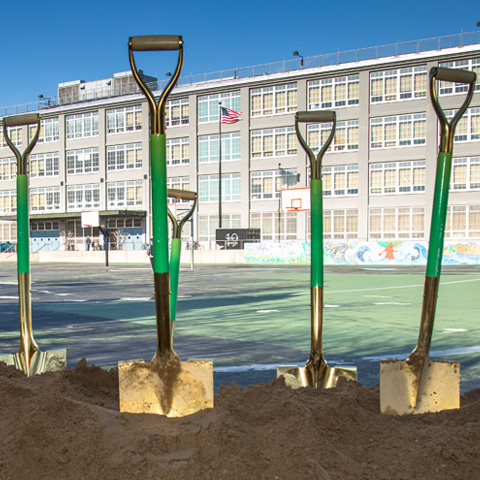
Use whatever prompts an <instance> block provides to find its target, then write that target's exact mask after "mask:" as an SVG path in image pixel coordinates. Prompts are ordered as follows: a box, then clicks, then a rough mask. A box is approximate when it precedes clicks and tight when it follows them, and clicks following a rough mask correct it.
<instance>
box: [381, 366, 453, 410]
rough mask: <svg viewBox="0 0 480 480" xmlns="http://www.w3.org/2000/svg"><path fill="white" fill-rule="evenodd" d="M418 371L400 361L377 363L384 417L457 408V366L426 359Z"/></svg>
mask: <svg viewBox="0 0 480 480" xmlns="http://www.w3.org/2000/svg"><path fill="white" fill-rule="evenodd" d="M417 376H418V372H414V371H413V370H412V369H411V368H410V366H409V365H408V364H407V363H406V362H403V361H400V360H382V361H381V362H380V411H381V412H382V414H384V415H407V414H411V413H414V414H416V413H427V412H440V411H442V410H452V409H455V408H460V364H459V363H458V362H444V361H436V362H432V361H431V360H430V359H428V358H427V360H426V361H425V364H424V367H423V371H422V372H421V379H420V385H419V388H418V395H417V389H416V388H415V384H416V380H417Z"/></svg>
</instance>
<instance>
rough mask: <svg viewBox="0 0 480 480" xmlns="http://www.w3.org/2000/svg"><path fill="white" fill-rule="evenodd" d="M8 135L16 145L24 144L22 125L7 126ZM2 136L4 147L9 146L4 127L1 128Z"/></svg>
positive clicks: (0, 135)
mask: <svg viewBox="0 0 480 480" xmlns="http://www.w3.org/2000/svg"><path fill="white" fill-rule="evenodd" d="M7 132H8V137H9V138H10V140H11V141H12V143H13V144H14V145H15V146H16V147H21V146H22V145H23V130H22V127H7ZM0 138H1V139H2V142H1V144H2V147H8V144H7V141H6V140H5V138H4V135H3V127H2V128H1V129H0Z"/></svg>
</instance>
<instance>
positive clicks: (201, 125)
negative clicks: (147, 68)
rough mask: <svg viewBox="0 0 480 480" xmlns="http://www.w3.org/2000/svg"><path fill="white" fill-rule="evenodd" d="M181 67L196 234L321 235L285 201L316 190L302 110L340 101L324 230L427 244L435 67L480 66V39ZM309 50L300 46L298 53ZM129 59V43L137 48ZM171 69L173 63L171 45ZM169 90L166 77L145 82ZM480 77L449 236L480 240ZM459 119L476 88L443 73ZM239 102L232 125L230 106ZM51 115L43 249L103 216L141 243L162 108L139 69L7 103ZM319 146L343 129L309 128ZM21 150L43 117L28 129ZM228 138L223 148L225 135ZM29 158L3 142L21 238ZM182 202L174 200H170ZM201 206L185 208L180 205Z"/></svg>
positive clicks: (179, 105)
mask: <svg viewBox="0 0 480 480" xmlns="http://www.w3.org/2000/svg"><path fill="white" fill-rule="evenodd" d="M295 53H297V55H296V56H295V57H293V56H292V58H291V60H286V61H283V62H277V63H272V64H266V65H257V66H252V67H245V68H237V69H232V70H226V71H223V72H215V73H213V74H205V75H197V76H185V77H181V78H180V80H179V83H178V85H177V87H176V88H175V89H174V90H173V92H172V94H171V95H170V97H169V101H168V104H167V160H168V167H167V168H168V185H169V187H171V188H177V189H186V190H193V191H196V192H198V206H197V209H196V212H195V214H194V216H193V221H192V222H188V223H187V225H186V228H185V231H184V232H183V233H184V235H183V236H184V238H185V239H186V240H189V239H190V234H191V233H192V231H191V229H192V228H193V238H194V239H195V240H196V241H198V242H200V244H201V245H202V246H203V247H204V248H206V249H215V248H216V243H215V231H216V228H218V226H219V217H218V214H219V198H218V191H219V184H218V182H219V167H220V165H219V150H220V148H219V147H220V146H221V172H222V174H221V182H222V183H221V187H222V189H221V190H222V199H221V211H222V227H232V228H241V229H247V228H259V229H260V235H261V239H262V241H265V242H268V241H271V242H278V241H285V240H298V241H308V240H309V212H308V211H288V212H283V211H281V210H282V208H281V202H280V192H281V190H282V189H287V188H288V189H290V188H302V187H308V184H309V165H308V159H307V157H306V155H305V153H304V151H303V149H302V148H301V147H300V145H299V144H298V142H297V138H296V134H295V129H294V114H295V112H297V111H303V110H312V111H313V110H322V109H327V110H335V111H336V114H337V124H336V134H335V138H334V140H333V143H332V145H331V147H330V149H329V151H328V152H327V153H326V155H325V157H324V163H323V169H322V172H323V186H324V236H325V239H330V240H333V241H345V240H358V241H370V240H373V241H379V240H389V241H393V240H427V239H428V232H429V224H430V215H431V208H432V198H433V190H434V180H435V168H436V159H437V153H438V142H439V128H438V122H437V117H436V114H435V112H434V110H433V107H432V105H431V101H430V97H429V92H428V89H429V81H428V78H429V71H430V69H431V68H432V67H434V66H444V67H449V68H461V69H466V70H473V71H475V72H476V73H477V75H479V73H480V34H479V33H476V32H473V33H470V34H468V33H467V34H461V35H452V36H447V37H439V38H435V39H427V40H418V41H412V42H404V43H399V44H393V45H385V46H379V47H372V48H368V49H362V50H352V51H349V52H338V53H335V54H332V55H320V56H316V57H308V58H303V57H302V56H301V55H300V54H298V52H295ZM300 53H301V52H300ZM125 54H126V55H127V52H125ZM158 58H159V64H160V63H161V61H162V57H161V54H159V57H158ZM146 78H147V81H148V82H149V83H150V85H151V87H152V88H153V89H154V90H157V91H158V92H160V91H161V90H162V89H163V86H164V85H165V84H166V82H167V81H168V77H165V78H163V79H161V78H154V77H146ZM479 90H480V80H479V83H477V85H476V92H477V93H475V95H474V98H473V101H472V103H471V105H470V107H469V109H468V111H467V113H466V114H465V116H464V117H463V118H462V120H461V121H460V123H459V125H458V127H457V130H456V135H455V144H454V163H453V171H452V181H451V191H450V197H449V207H448V217H447V228H446V239H447V240H448V239H456V238H458V239H480V91H479ZM439 91H440V99H441V103H442V106H443V108H444V109H445V110H446V111H447V115H448V116H453V115H454V112H455V109H456V108H457V107H458V106H460V105H461V103H462V102H463V98H464V95H465V87H464V86H463V85H453V84H451V83H447V82H442V83H441V84H440V85H439ZM220 105H221V106H223V107H227V108H229V109H232V110H234V111H236V112H241V116H240V119H241V120H240V121H238V122H236V123H232V124H221V123H220V121H219V106H220ZM22 111H29V112H38V113H39V114H40V115H41V125H42V127H41V135H40V139H39V141H38V143H37V145H36V147H35V148H34V150H33V152H32V154H31V156H30V164H29V177H30V215H31V237H32V242H31V244H32V252H35V251H40V250H74V249H77V250H82V249H84V248H85V239H86V237H87V236H90V237H91V238H92V240H93V244H94V247H95V246H96V245H102V244H103V238H102V236H101V234H100V233H99V230H98V228H93V227H92V228H84V227H82V222H81V214H82V212H83V211H98V212H99V216H100V223H101V224H103V225H105V226H107V227H108V228H109V229H110V230H111V242H112V243H111V246H112V248H117V249H124V250H132V249H141V248H142V247H144V245H145V244H146V243H148V241H149V238H150V228H151V227H150V212H151V202H150V198H151V191H150V188H151V187H150V181H149V110H148V105H147V102H146V100H145V98H144V96H143V95H142V94H141V93H140V92H139V90H138V88H137V86H136V84H135V82H134V80H133V77H132V75H131V72H122V73H116V74H114V75H113V77H111V78H108V79H104V80H99V81H94V82H85V81H83V80H77V81H71V82H67V83H61V84H59V85H58V96H57V97H56V98H39V99H38V101H37V102H35V104H27V105H24V106H18V107H7V108H3V109H1V108H0V115H1V116H2V117H3V116H6V115H10V114H14V113H20V112H22ZM301 128H302V132H303V134H304V137H305V138H306V140H307V143H308V144H309V145H310V146H313V147H315V148H317V149H318V148H319V147H320V146H321V145H322V144H323V142H324V141H325V139H326V138H327V137H328V135H329V133H330V129H331V125H330V124H317V125H316V124H311V125H310V124H309V125H306V124H303V125H302V127H301ZM9 134H10V137H11V138H12V139H13V140H14V142H15V144H16V145H18V148H19V150H21V151H22V148H25V146H26V145H27V143H28V141H29V139H30V138H31V136H32V135H33V130H32V127H26V126H25V127H15V128H11V129H10V131H9ZM220 134H221V145H219V142H220ZM15 175H16V160H15V158H14V155H13V153H12V152H11V150H10V149H9V148H8V146H7V144H6V142H5V140H4V138H3V134H2V138H1V141H0V237H1V238H0V240H1V241H2V242H7V241H10V242H15V241H16V223H15V212H16V191H15ZM172 202H173V200H172ZM188 208H189V205H187V204H183V203H182V202H179V203H177V205H176V212H177V214H178V215H181V213H182V212H183V211H185V210H186V209H188Z"/></svg>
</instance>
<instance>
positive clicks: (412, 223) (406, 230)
mask: <svg viewBox="0 0 480 480" xmlns="http://www.w3.org/2000/svg"><path fill="white" fill-rule="evenodd" d="M369 223H370V227H369V238H370V239H371V240H374V239H378V240H382V239H385V240H395V239H402V240H403V239H411V240H414V239H422V238H424V237H425V209H424V208H423V207H400V208H371V209H370V210H369Z"/></svg>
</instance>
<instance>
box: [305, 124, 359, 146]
mask: <svg viewBox="0 0 480 480" xmlns="http://www.w3.org/2000/svg"><path fill="white" fill-rule="evenodd" d="M331 131H332V123H320V124H310V125H308V126H307V139H308V145H309V146H310V148H311V149H312V150H313V151H315V152H317V153H318V152H319V151H320V146H321V145H324V144H325V142H326V141H327V139H328V137H329V136H330V132H331ZM353 150H358V120H349V121H346V122H337V124H336V127H335V136H334V138H333V141H332V143H331V145H330V147H329V148H328V150H327V151H328V152H332V151H333V152H343V151H353Z"/></svg>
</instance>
